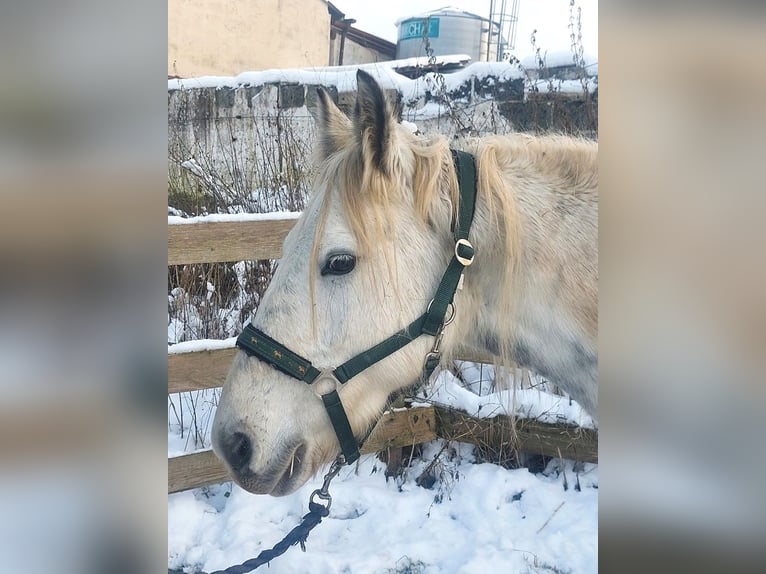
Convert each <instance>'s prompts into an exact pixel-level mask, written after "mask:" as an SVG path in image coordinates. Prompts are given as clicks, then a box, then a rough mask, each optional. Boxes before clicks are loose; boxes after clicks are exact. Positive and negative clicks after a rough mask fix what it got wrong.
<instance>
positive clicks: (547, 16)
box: [333, 0, 598, 59]
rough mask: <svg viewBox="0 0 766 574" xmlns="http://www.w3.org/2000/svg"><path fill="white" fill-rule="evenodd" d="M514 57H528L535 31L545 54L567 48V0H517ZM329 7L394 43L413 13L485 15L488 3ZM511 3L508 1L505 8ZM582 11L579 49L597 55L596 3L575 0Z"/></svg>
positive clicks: (411, 0) (351, 2)
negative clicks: (447, 9) (399, 24)
mask: <svg viewBox="0 0 766 574" xmlns="http://www.w3.org/2000/svg"><path fill="white" fill-rule="evenodd" d="M518 2H519V14H518V16H519V20H518V23H517V25H516V48H515V50H514V55H515V56H516V57H517V58H519V59H522V58H524V57H525V56H529V55H531V54H532V52H533V50H532V46H531V44H530V41H529V39H530V36H531V34H532V31H533V30H535V29H536V30H537V45H538V46H539V47H540V48H541V49H542V50H543V51H545V50H547V51H548V52H549V53H553V52H559V51H568V50H569V49H570V37H569V34H570V31H569V28H568V25H569V0H518ZM333 4H335V6H337V7H338V9H340V10H341V11H343V12H345V13H346V18H355V19H356V23H355V24H354V27H355V28H359V29H360V30H364V31H365V32H369V33H371V34H375V35H376V36H380V37H381V38H385V39H386V40H389V41H391V42H396V36H397V28H396V24H395V22H396V21H397V20H398V19H401V18H406V17H407V16H411V15H414V14H419V13H422V12H428V11H430V10H436V9H438V8H442V7H444V6H454V7H457V8H460V9H462V10H467V11H468V12H473V13H474V14H480V15H487V16H489V4H490V2H489V0H383V1H370V0H333ZM512 4H513V0H508V1H507V5H508V7H509V9H510V6H511V5H512ZM575 4H576V6H580V7H581V8H582V34H583V46H584V48H585V52H586V53H588V54H596V53H597V52H598V0H575Z"/></svg>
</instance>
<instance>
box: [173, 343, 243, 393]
mask: <svg viewBox="0 0 766 574" xmlns="http://www.w3.org/2000/svg"><path fill="white" fill-rule="evenodd" d="M236 354H237V349H236V348H234V347H232V348H230V349H216V350H214V351H194V352H190V353H178V354H171V355H168V393H182V392H185V391H198V390H200V389H212V388H215V387H222V386H223V383H224V380H225V379H226V373H227V372H228V370H229V366H230V365H231V362H232V360H233V359H234V356H235V355H236Z"/></svg>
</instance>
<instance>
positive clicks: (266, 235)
mask: <svg viewBox="0 0 766 574" xmlns="http://www.w3.org/2000/svg"><path fill="white" fill-rule="evenodd" d="M295 221H296V214H283V215H282V216H276V217H275V216H265V217H264V216H260V217H251V218H248V217H241V216H236V217H229V218H227V217H226V216H214V217H211V218H197V219H195V220H194V221H193V222H188V221H182V220H180V218H168V223H169V225H168V265H183V264H191V263H223V262H232V261H243V260H256V259H277V258H279V257H280V256H281V253H282V242H283V240H284V238H285V236H286V235H287V233H288V232H289V231H290V229H291V228H292V227H293V225H294V224H295ZM236 352H237V350H236V349H235V348H234V347H233V346H232V347H224V348H220V345H219V348H216V349H211V350H193V351H189V352H173V353H169V354H168V393H169V394H170V393H180V392H185V391H195V390H202V389H210V388H216V387H220V386H222V385H223V382H224V379H225V378H226V373H227V371H228V369H229V366H230V365H231V361H232V359H233V358H234V355H235V354H236ZM460 357H461V358H462V359H463V360H468V361H474V362H485V363H486V362H492V357H490V356H487V355H480V354H477V353H475V352H469V351H465V352H463V353H460ZM436 438H445V439H449V440H457V441H461V442H468V443H472V444H476V445H482V446H485V447H489V448H497V449H517V450H519V451H524V452H531V453H537V454H543V455H546V456H552V457H563V458H568V459H574V460H582V461H586V462H597V461H598V435H597V433H596V431H592V430H588V429H581V428H578V427H572V426H567V425H549V424H543V423H539V422H536V421H525V420H521V419H519V420H516V421H511V419H510V418H509V417H503V416H498V417H495V418H493V419H478V418H475V417H471V416H470V415H468V414H465V413H456V412H454V411H451V410H449V409H444V408H441V407H420V408H412V409H405V410H400V411H396V412H391V413H386V414H384V415H383V417H382V418H381V420H380V421H379V422H378V424H377V426H376V427H375V430H374V431H373V433H372V435H371V436H370V438H369V439H368V441H367V442H366V443H365V445H364V448H363V449H362V452H363V453H373V452H380V451H384V450H386V449H395V448H400V447H403V446H409V445H414V444H419V443H422V442H428V441H431V440H434V439H436ZM227 479H228V475H227V473H226V470H225V469H224V467H223V465H222V464H221V462H220V461H219V460H218V459H217V458H216V457H215V455H214V454H213V453H212V452H211V451H209V450H208V451H202V452H198V453H193V454H187V455H183V456H176V457H172V458H169V459H168V492H179V491H182V490H188V489H190V488H198V487H200V486H206V485H209V484H214V483H218V482H222V481H225V480H227Z"/></svg>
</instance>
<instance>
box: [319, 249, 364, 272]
mask: <svg viewBox="0 0 766 574" xmlns="http://www.w3.org/2000/svg"><path fill="white" fill-rule="evenodd" d="M355 266H356V257H355V256H353V255H351V254H350V253H337V254H335V255H330V256H329V257H328V258H327V261H325V263H324V267H322V275H345V274H346V273H351V271H353V270H354V267H355Z"/></svg>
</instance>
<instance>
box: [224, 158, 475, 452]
mask: <svg viewBox="0 0 766 574" xmlns="http://www.w3.org/2000/svg"><path fill="white" fill-rule="evenodd" d="M452 160H453V163H454V165H455V170H456V172H457V179H458V184H459V190H460V211H459V213H458V214H457V217H456V221H455V229H454V237H455V250H454V254H453V256H452V260H451V261H450V263H449V265H448V266H447V270H446V271H445V272H444V275H443V276H442V279H441V282H440V283H439V287H438V288H437V289H436V294H435V295H434V298H433V299H432V300H431V302H430V303H429V304H428V308H427V309H426V312H425V313H423V314H422V315H421V316H420V317H418V318H417V319H415V320H414V321H413V322H412V323H410V324H409V325H407V327H405V328H404V329H402V330H401V331H398V332H397V333H394V334H393V335H391V336H390V337H389V338H388V339H385V340H383V341H381V342H380V343H378V344H377V345H375V346H373V347H370V348H369V349H367V350H366V351H362V352H361V353H359V354H358V355H356V356H354V357H352V358H351V359H349V360H348V361H346V362H345V363H343V364H342V365H340V366H339V367H336V368H335V369H325V370H320V369H318V368H316V367H315V366H314V365H312V364H311V361H308V360H307V359H304V358H303V357H301V356H300V355H298V354H297V353H294V352H293V351H291V350H290V349H288V348H287V347H285V346H284V345H282V344H281V343H279V342H278V341H275V340H274V339H272V338H271V337H269V336H268V335H267V334H266V333H264V332H263V331H261V330H259V329H256V328H255V327H253V325H252V324H248V325H247V326H246V327H245V328H244V330H243V331H242V333H241V334H240V335H239V337H238V338H237V347H239V348H240V349H242V350H243V351H245V353H247V354H248V355H250V356H252V357H256V358H258V359H260V360H261V361H263V362H265V363H268V364H269V365H271V366H272V367H274V368H275V369H277V370H279V371H281V372H283V373H284V374H286V375H289V376H291V377H293V378H294V379H298V380H299V381H303V382H305V383H307V384H309V385H313V386H314V392H315V393H316V394H317V395H318V396H319V398H321V399H322V402H323V403H324V406H325V409H326V410H327V414H328V415H329V417H330V422H331V423H332V426H333V428H334V429H335V434H336V436H337V437H338V442H339V444H340V448H341V452H342V453H343V454H342V456H343V459H344V460H345V463H346V464H351V463H352V462H354V461H356V460H357V459H358V458H359V445H358V444H357V441H356V439H355V437H354V433H353V431H352V430H351V425H350V424H349V422H348V416H347V415H346V411H345V409H344V408H343V403H341V400H340V396H339V395H338V388H339V387H340V386H341V385H343V384H345V383H346V382H347V381H348V380H349V379H351V378H353V377H355V376H356V375H358V374H359V373H361V372H362V371H364V370H365V369H367V368H369V367H371V366H372V365H374V364H375V363H377V362H379V361H381V360H382V359H385V358H386V357H388V356H389V355H393V354H394V353H395V352H396V351H398V350H399V349H401V348H402V347H404V346H405V345H407V344H408V343H411V342H412V341H414V340H415V339H417V338H418V337H420V336H421V335H431V336H433V337H435V339H434V345H433V348H432V349H431V352H430V353H428V354H427V355H426V357H425V361H424V365H423V370H424V374H425V379H426V380H427V379H428V378H429V377H430V376H431V373H433V371H434V369H435V368H436V366H437V365H438V364H439V361H440V359H441V352H440V350H439V346H440V344H441V340H442V337H443V335H444V328H445V327H446V326H447V325H448V324H449V323H450V322H451V321H452V319H453V318H454V307H453V306H452V301H453V299H454V297H455V293H456V292H457V290H458V289H459V288H461V287H462V278H463V271H464V270H465V268H466V267H468V266H469V265H471V263H473V257H474V248H473V245H471V242H470V241H468V233H469V231H470V229H471V223H472V222H473V215H474V211H475V209H476V161H475V160H474V157H473V156H472V155H471V154H469V153H466V152H463V151H458V150H452ZM448 313H449V316H448Z"/></svg>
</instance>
